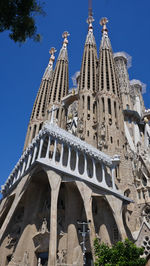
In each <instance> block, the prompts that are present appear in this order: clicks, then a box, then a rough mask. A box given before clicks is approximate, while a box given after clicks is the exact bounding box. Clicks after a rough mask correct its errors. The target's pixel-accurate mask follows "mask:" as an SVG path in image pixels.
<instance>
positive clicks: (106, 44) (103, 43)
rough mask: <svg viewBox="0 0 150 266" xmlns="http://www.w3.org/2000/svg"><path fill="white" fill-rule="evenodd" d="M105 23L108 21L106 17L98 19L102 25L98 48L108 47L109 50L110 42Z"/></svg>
mask: <svg viewBox="0 0 150 266" xmlns="http://www.w3.org/2000/svg"><path fill="white" fill-rule="evenodd" d="M107 23H108V19H107V18H102V19H101V20H100V25H101V26H102V27H103V28H102V33H103V36H102V41H101V46H100V49H109V50H111V51H112V48H111V43H110V40H109V38H108V30H107V27H106V24H107Z"/></svg>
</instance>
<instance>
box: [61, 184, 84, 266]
mask: <svg viewBox="0 0 150 266" xmlns="http://www.w3.org/2000/svg"><path fill="white" fill-rule="evenodd" d="M78 220H86V215H85V209H84V205H83V200H82V198H81V195H80V193H79V191H78V188H77V186H76V184H75V183H74V182H62V183H61V186H60V191H59V197H58V214H57V262H58V263H62V262H63V263H66V264H71V265H72V264H73V263H76V262H77V265H82V263H83V261H82V260H83V258H82V249H81V246H80V242H82V238H81V236H80V234H79V232H78V223H77V221H78ZM66 254H67V255H66Z"/></svg>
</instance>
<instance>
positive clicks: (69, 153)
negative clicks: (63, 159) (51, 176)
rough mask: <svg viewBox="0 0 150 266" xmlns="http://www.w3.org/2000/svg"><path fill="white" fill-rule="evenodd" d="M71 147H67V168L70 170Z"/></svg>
mask: <svg viewBox="0 0 150 266" xmlns="http://www.w3.org/2000/svg"><path fill="white" fill-rule="evenodd" d="M70 164H71V147H70V146H68V161H67V168H68V169H69V170H71V165H70Z"/></svg>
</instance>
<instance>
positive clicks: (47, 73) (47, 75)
mask: <svg viewBox="0 0 150 266" xmlns="http://www.w3.org/2000/svg"><path fill="white" fill-rule="evenodd" d="M49 53H50V55H51V57H50V59H49V63H48V66H47V68H46V70H45V73H44V75H43V79H46V80H50V79H51V77H52V72H53V64H54V61H55V56H54V54H55V53H56V49H55V48H54V47H52V48H51V49H50V51H49Z"/></svg>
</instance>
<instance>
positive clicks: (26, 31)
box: [0, 0, 44, 43]
mask: <svg viewBox="0 0 150 266" xmlns="http://www.w3.org/2000/svg"><path fill="white" fill-rule="evenodd" d="M39 14H40V15H41V14H44V11H43V9H42V7H41V6H40V4H38V3H37V0H1V1H0V32H3V31H5V30H9V31H10V33H9V37H10V38H11V39H12V40H14V41H15V42H20V43H23V42H25V41H26V39H27V38H32V39H33V40H34V41H39V40H40V34H38V33H37V27H36V23H35V15H39Z"/></svg>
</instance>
